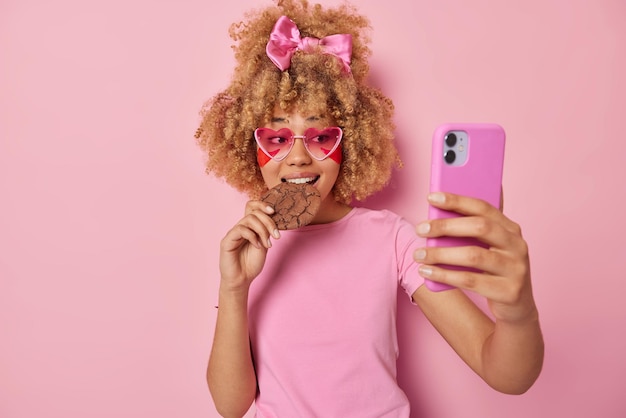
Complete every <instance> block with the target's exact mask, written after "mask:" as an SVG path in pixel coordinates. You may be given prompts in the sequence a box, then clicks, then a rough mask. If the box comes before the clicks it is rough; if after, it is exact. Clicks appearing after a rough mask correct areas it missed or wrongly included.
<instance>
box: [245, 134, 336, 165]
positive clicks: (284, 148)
mask: <svg viewBox="0 0 626 418" xmlns="http://www.w3.org/2000/svg"><path fill="white" fill-rule="evenodd" d="M342 136H343V132H342V131H341V128H339V127H337V126H332V127H329V128H324V129H321V130H320V129H316V128H309V129H307V130H306V131H305V132H304V135H295V134H294V133H293V131H292V130H291V129H289V128H282V129H279V130H278V131H275V130H273V129H270V128H257V129H256V130H255V131H254V139H255V140H256V143H257V144H258V145H259V148H260V149H261V150H262V151H263V153H264V154H265V155H267V156H268V157H270V158H271V159H273V160H275V161H282V160H284V159H285V157H287V155H289V152H290V151H291V149H292V148H293V144H294V143H295V142H296V139H298V138H300V139H302V141H303V142H304V147H305V148H306V150H307V152H308V153H309V154H310V155H311V157H313V158H315V159H316V160H319V161H321V160H323V159H325V158H327V157H328V156H330V155H331V154H332V153H333V151H335V150H336V149H337V147H338V146H339V143H340V142H341V138H342Z"/></svg>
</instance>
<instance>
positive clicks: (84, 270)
mask: <svg viewBox="0 0 626 418" xmlns="http://www.w3.org/2000/svg"><path fill="white" fill-rule="evenodd" d="M329 2H330V3H334V2H331V1H330V0H329V1H328V2H326V3H327V4H328V3H329ZM219 4H220V6H219V9H218V7H217V6H216V5H215V2H211V1H208V0H204V1H198V0H186V1H185V0H183V1H174V0H160V1H158V0H157V1H148V0H124V1H122V0H107V1H90V2H84V1H78V0H74V1H72V0H57V1H54V2H48V1H42V0H39V1H35V0H2V1H1V3H0V416H1V417H2V418H40V417H41V418H43V417H46V418H57V417H58V418H61V417H62V418H68V417H69V418H83V417H90V418H92V417H93V418H100V417H103V418H104V417H107V418H108V417H123V418H127V417H128V418H130V417H151V418H166V417H167V418H170V417H186V418H192V417H214V416H217V415H216V413H215V410H214V407H213V404H212V402H211V399H210V396H209V394H208V391H207V389H206V385H205V382H204V369H205V365H206V360H207V355H208V351H209V348H210V344H211V339H212V333H213V324H214V320H215V308H214V305H215V302H216V293H217V288H218V269H217V257H218V246H219V240H220V239H221V237H222V235H223V234H224V232H225V231H226V230H227V229H228V228H229V227H230V226H231V225H232V224H233V223H234V222H235V221H236V220H237V219H238V218H239V216H240V214H241V213H242V211H243V203H244V202H245V199H244V197H243V196H241V195H239V194H238V193H236V192H234V191H232V190H231V189H230V188H229V187H227V186H226V185H225V184H223V183H222V182H221V181H220V180H217V179H215V178H213V177H210V176H207V175H205V174H204V172H203V170H204V167H203V156H202V155H201V154H200V152H199V150H198V148H197V147H196V146H195V143H194V138H193V134H194V132H195V129H196V127H197V122H198V110H199V108H200V106H201V104H202V103H203V102H204V100H206V99H208V98H209V97H210V96H211V95H212V94H214V93H215V92H217V91H218V90H220V89H222V88H223V87H224V86H225V85H226V84H227V83H228V80H229V76H230V72H231V69H232V65H233V57H232V52H231V49H230V39H229V38H228V35H227V30H228V26H229V24H230V23H231V22H233V21H235V20H236V19H238V18H239V17H241V16H242V13H243V12H244V11H245V10H248V9H249V8H250V7H253V6H254V7H256V6H259V5H263V4H268V2H265V3H262V2H260V1H259V0H235V1H230V2H220V3H219ZM354 4H356V5H357V6H358V7H359V8H360V9H361V10H362V11H363V12H364V13H366V14H367V15H369V16H370V17H371V20H372V24H373V27H374V32H373V34H372V35H373V43H372V48H373V52H374V53H373V57H372V61H371V63H372V82H373V83H375V84H376V85H377V86H379V87H381V88H382V89H383V90H384V91H385V92H386V93H387V94H388V95H389V96H390V97H391V98H392V99H393V100H394V101H395V104H396V107H397V116H396V121H397V125H398V128H397V138H398V146H399V148H400V151H401V153H402V155H403V157H404V161H405V165H406V166H405V168H404V169H402V170H401V171H398V172H397V173H396V174H395V175H394V177H393V179H392V182H391V184H390V186H389V188H388V189H387V190H386V191H384V192H382V193H380V194H378V195H376V196H375V197H374V198H372V199H370V200H369V201H367V202H365V203H364V205H366V206H370V207H375V208H380V207H387V208H390V209H392V210H395V211H396V212H398V213H400V214H402V215H404V216H406V217H407V218H409V219H410V220H411V221H414V222H417V221H419V220H421V219H423V218H424V216H425V213H426V205H425V202H424V198H425V195H426V188H427V184H428V174H427V167H428V156H429V152H430V145H429V141H430V135H431V133H432V131H433V129H434V128H435V126H436V125H437V124H438V123H441V122H453V121H484V122H497V123H500V124H501V125H503V126H504V127H505V128H506V130H507V133H508V145H507V157H506V158H507V159H506V165H505V212H506V213H507V214H508V215H509V216H510V217H511V218H513V219H514V220H516V221H517V222H519V223H521V224H522V226H523V229H524V234H525V236H526V238H527V240H528V242H529V244H530V248H531V257H532V269H533V277H534V289H535V294H536V299H537V302H538V304H539V308H540V311H541V319H542V323H543V329H544V332H545V338H546V344H547V346H546V361H545V368H544V371H543V374H542V375H541V377H540V378H539V380H538V381H537V383H536V385H535V386H534V387H533V388H532V389H531V390H530V391H529V392H528V393H526V394H525V395H522V396H516V397H514V396H506V395H501V394H498V393H495V392H493V391H492V390H491V389H489V388H487V387H486V386H485V385H484V384H483V383H482V382H481V381H479V379H478V378H477V377H475V376H474V375H473V373H472V372H471V371H469V370H468V368H467V367H466V366H465V365H464V364H462V362H461V361H460V360H459V359H458V358H457V357H456V355H455V354H454V353H453V352H452V350H451V349H450V348H449V347H448V346H447V345H446V343H445V342H444V341H443V340H442V339H441V338H440V337H439V336H438V335H437V334H436V332H435V331H433V329H432V328H431V327H430V325H429V324H427V323H426V322H425V321H424V320H423V318H422V316H421V314H420V312H419V310H418V309H416V308H414V307H411V306H410V305H409V304H408V302H406V301H405V299H404V298H402V299H401V300H402V301H403V302H401V303H400V307H399V309H400V313H401V315H400V324H399V327H400V338H401V349H402V352H401V359H400V363H399V366H400V370H401V372H400V374H401V382H402V384H403V386H404V387H405V388H406V390H407V393H408V395H409V397H410V398H411V400H412V402H413V409H414V416H415V417H427V418H447V417H450V418H452V417H465V418H467V417H469V418H473V417H494V418H495V417H504V416H506V417H509V418H515V417H520V418H521V417H529V416H532V417H552V416H563V417H570V418H584V417H590V416H594V417H603V418H618V417H623V416H626V401H624V394H623V379H624V375H625V374H626V361H624V353H625V352H626V336H625V334H624V330H625V329H626V323H625V320H626V304H625V303H624V294H625V291H626V280H625V279H626V277H625V276H626V275H625V274H624V271H625V267H626V261H625V259H626V244H625V240H624V234H625V233H626V227H625V225H626V222H625V221H624V204H625V203H626V195H625V190H626V187H625V186H624V179H625V178H626V168H625V167H626V157H625V155H626V149H625V147H624V145H623V144H624V138H625V135H626V131H625V128H624V124H623V122H624V120H625V117H626V116H625V115H626V82H625V81H624V74H626V59H625V51H626V49H625V48H624V45H625V44H626V25H624V17H625V16H626V6H625V4H624V2H622V1H621V0H596V1H593V2H592V1H584V0H573V1H568V0H562V1H556V0H551V1H545V0H529V1H500V2H497V1H488V0H471V1H467V0H441V1H425V0H410V1H383V2H381V1H378V0H355V1H354ZM373 239H375V238H373Z"/></svg>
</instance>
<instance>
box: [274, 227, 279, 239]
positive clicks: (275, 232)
mask: <svg viewBox="0 0 626 418" xmlns="http://www.w3.org/2000/svg"><path fill="white" fill-rule="evenodd" d="M272 235H273V236H274V238H276V239H278V238H280V232H278V229H275V230H274V232H272Z"/></svg>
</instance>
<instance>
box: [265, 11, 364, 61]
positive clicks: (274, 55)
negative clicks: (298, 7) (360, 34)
mask: <svg viewBox="0 0 626 418" xmlns="http://www.w3.org/2000/svg"><path fill="white" fill-rule="evenodd" d="M317 46H320V47H321V49H322V51H323V52H324V53H326V54H330V55H334V56H336V57H338V58H340V59H341V61H342V62H343V66H344V68H345V69H346V71H347V72H350V58H351V56H352V35H350V34H338V35H330V36H326V37H324V38H322V39H317V38H310V37H305V38H301V37H300V31H299V30H298V27H297V26H296V24H295V23H294V22H293V21H292V20H291V19H289V18H288V17H287V16H281V17H279V18H278V20H277V21H276V24H275V25H274V29H272V32H271V33H270V40H269V41H268V42H267V46H266V48H265V51H266V53H267V56H268V57H269V58H270V59H271V60H272V62H273V63H274V64H275V65H276V66H277V67H278V68H279V69H280V70H281V71H285V70H286V69H287V68H289V67H290V66H291V57H292V56H293V54H294V53H295V52H296V51H298V50H299V51H304V52H313V51H314V50H315V48H316V47H317Z"/></svg>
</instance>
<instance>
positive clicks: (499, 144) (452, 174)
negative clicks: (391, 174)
mask: <svg viewBox="0 0 626 418" xmlns="http://www.w3.org/2000/svg"><path fill="white" fill-rule="evenodd" d="M450 132H453V133H459V135H458V136H459V139H458V140H457V144H456V145H455V147H450V146H449V145H448V144H446V136H447V135H448V133H450ZM504 143H505V133H504V129H502V127H501V126H499V125H496V124H485V123H450V124H444V125H440V126H439V127H437V129H436V130H435V132H434V134H433V142H432V159H431V178H430V191H431V192H435V191H443V192H450V193H455V194H460V195H465V196H470V197H476V198H479V199H483V200H485V201H487V202H489V203H490V204H492V205H493V206H495V207H499V206H500V194H501V190H502V170H503V165H504ZM450 149H453V150H455V151H457V154H459V155H460V154H461V153H463V155H464V156H465V157H464V158H465V161H464V162H462V163H459V162H460V161H461V158H460V159H459V160H458V161H456V162H455V164H458V165H451V164H449V163H448V162H446V160H445V159H444V153H445V152H447V151H449V150H450ZM455 216H460V215H459V214H458V213H455V212H450V211H445V210H441V209H438V208H436V207H434V206H430V207H429V210H428V217H429V219H439V218H450V217H455ZM427 245H428V246H447V247H450V246H467V245H480V246H483V247H484V246H485V245H484V244H483V243H481V242H479V241H478V240H476V239H473V238H456V237H439V238H429V239H427ZM442 267H445V268H448V269H453V270H461V269H464V268H462V267H457V266H448V265H443V266H442ZM466 270H470V269H466ZM425 284H426V286H427V287H428V288H429V289H430V290H432V291H436V292H437V291H442V290H447V289H452V287H451V286H449V285H447V284H443V283H438V282H435V281H432V280H428V279H426V280H425Z"/></svg>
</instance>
